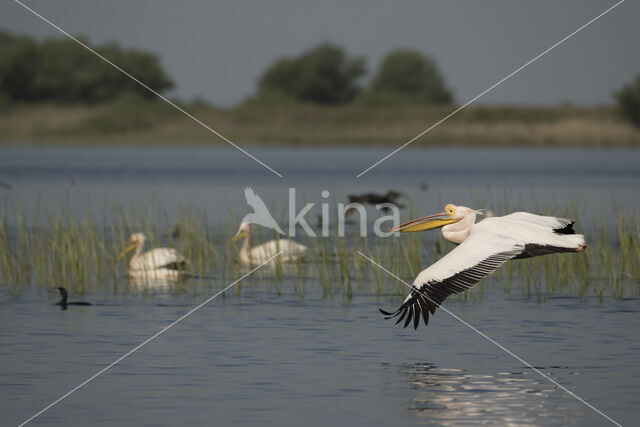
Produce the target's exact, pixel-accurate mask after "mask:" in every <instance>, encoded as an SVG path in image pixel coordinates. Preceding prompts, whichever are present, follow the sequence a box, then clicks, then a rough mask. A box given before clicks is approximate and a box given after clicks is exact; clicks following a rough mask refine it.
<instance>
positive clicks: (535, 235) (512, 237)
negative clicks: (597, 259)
mask: <svg viewBox="0 0 640 427" xmlns="http://www.w3.org/2000/svg"><path fill="white" fill-rule="evenodd" d="M573 223H574V221H573V220H570V219H565V218H555V217H550V216H540V215H534V214H530V213H527V212H516V213H514V214H511V215H506V216H503V217H496V218H487V219H485V220H483V221H481V222H479V223H478V224H476V225H475V226H474V228H473V230H472V233H471V234H470V235H469V237H467V238H466V239H465V241H464V242H462V243H461V244H460V245H459V246H457V247H456V248H455V249H453V250H452V251H451V252H449V253H448V254H446V255H445V256H444V257H442V258H441V259H439V260H438V261H436V262H435V263H434V264H433V265H431V266H430V267H429V268H427V269H425V270H423V271H422V272H421V273H420V274H419V275H418V277H416V280H415V281H414V282H413V285H412V286H411V292H410V293H409V295H408V296H407V298H406V299H405V300H404V302H403V303H402V305H401V306H400V308H399V309H398V310H396V311H395V312H393V313H389V312H386V311H384V310H380V311H381V312H382V314H384V315H385V316H387V318H392V317H398V320H397V322H396V323H400V322H401V321H403V320H404V326H405V327H407V326H408V325H409V323H411V321H413V326H414V328H417V327H418V324H419V323H420V316H422V317H423V319H424V323H425V325H426V324H427V323H428V322H429V313H431V314H434V313H435V311H436V308H438V306H440V304H442V302H443V301H444V300H445V299H447V297H448V296H449V295H451V294H457V293H461V292H464V291H466V290H467V289H469V288H471V287H472V286H473V285H475V284H476V283H478V282H479V281H480V280H482V279H484V278H485V277H487V276H488V275H489V274H491V273H493V272H494V271H495V270H496V269H497V268H498V267H500V266H501V265H502V264H504V263H505V262H507V261H508V260H510V259H514V258H528V257H532V256H539V255H545V254H549V253H558V252H581V251H582V250H584V248H585V247H586V243H585V241H584V236H583V235H581V234H573V233H574V231H573Z"/></svg>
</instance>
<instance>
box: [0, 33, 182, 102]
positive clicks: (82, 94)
mask: <svg viewBox="0 0 640 427" xmlns="http://www.w3.org/2000/svg"><path fill="white" fill-rule="evenodd" d="M83 43H85V44H87V45H89V43H88V42H87V41H86V40H83ZM92 48H93V49H95V50H96V51H97V52H98V53H100V54H101V55H103V56H104V57H106V58H108V59H109V60H111V61H113V63H115V64H117V65H118V66H120V67H122V68H123V69H124V70H126V71H127V72H128V73H130V74H131V75H133V76H135V77H136V78H138V79H139V80H140V81H142V82H144V83H145V84H146V85H148V86H149V87H151V88H153V89H154V90H156V91H158V92H162V91H164V90H166V89H169V88H171V87H173V82H172V81H171V79H170V78H169V77H168V76H167V74H166V73H165V71H164V70H163V68H162V66H161V65H160V61H159V60H158V57H157V56H155V55H153V54H151V53H148V52H141V51H138V50H134V49H124V48H122V47H120V46H118V45H117V44H115V43H109V44H105V45H99V46H93V47H92ZM129 94H132V95H135V96H140V97H145V98H151V97H154V95H153V94H152V93H150V92H149V91H148V90H146V89H145V88H143V87H141V86H140V85H139V84H138V83H136V82H134V81H133V80H131V79H130V78H129V77H127V76H125V75H124V74H122V73H121V72H120V71H118V70H116V69H115V68H113V67H112V66H110V65H109V64H107V63H105V62H104V61H102V60H100V59H99V58H96V56H95V55H93V54H92V53H90V52H88V51H87V50H86V49H83V48H82V47H80V46H78V44H77V43H75V42H74V41H72V40H69V39H47V40H44V41H41V42H39V41H36V40H34V39H33V38H30V37H25V36H15V35H12V34H10V33H7V32H4V31H0V99H4V101H5V102H6V101H9V102H42V101H51V102H63V103H64V102H68V103H73V102H85V103H100V102H105V101H109V100H112V99H115V98H119V97H121V96H123V95H129Z"/></svg>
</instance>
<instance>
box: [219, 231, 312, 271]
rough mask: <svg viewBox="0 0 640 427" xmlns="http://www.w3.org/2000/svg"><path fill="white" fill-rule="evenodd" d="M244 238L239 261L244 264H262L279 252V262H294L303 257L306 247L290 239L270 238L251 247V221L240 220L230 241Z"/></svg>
mask: <svg viewBox="0 0 640 427" xmlns="http://www.w3.org/2000/svg"><path fill="white" fill-rule="evenodd" d="M241 238H244V242H243V243H242V247H241V248H240V253H239V255H240V262H241V263H242V264H245V265H252V264H262V263H263V262H265V261H267V260H268V259H269V258H271V257H272V256H274V255H275V254H277V253H278V252H280V256H279V257H278V258H279V259H280V261H281V262H295V261H298V260H301V259H302V258H304V256H305V254H306V253H307V247H306V246H305V245H301V244H300V243H297V242H294V241H293V240H291V239H280V240H271V241H269V242H266V243H263V244H261V245H259V246H256V247H255V248H252V247H251V223H248V222H242V223H240V228H239V229H238V232H237V233H236V235H235V236H233V238H232V239H231V243H234V242H235V241H236V240H238V239H241Z"/></svg>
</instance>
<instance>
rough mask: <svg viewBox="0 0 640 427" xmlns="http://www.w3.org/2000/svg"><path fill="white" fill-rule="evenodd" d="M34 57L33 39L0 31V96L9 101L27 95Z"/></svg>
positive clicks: (35, 55)
mask: <svg viewBox="0 0 640 427" xmlns="http://www.w3.org/2000/svg"><path fill="white" fill-rule="evenodd" d="M36 58H37V46H36V43H35V41H34V40H32V39H30V38H28V37H16V36H13V35H11V34H9V33H7V32H4V31H0V97H2V98H5V99H6V100H7V101H10V100H14V99H23V98H25V97H26V96H27V94H28V92H29V89H30V84H31V80H32V78H33V75H34V73H35V69H36V65H35V63H36Z"/></svg>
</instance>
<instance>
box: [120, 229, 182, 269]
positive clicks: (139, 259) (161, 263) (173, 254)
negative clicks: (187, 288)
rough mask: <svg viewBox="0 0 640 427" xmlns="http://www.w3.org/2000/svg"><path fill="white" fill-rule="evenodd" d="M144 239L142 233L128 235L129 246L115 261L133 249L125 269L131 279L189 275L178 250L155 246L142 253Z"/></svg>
mask: <svg viewBox="0 0 640 427" xmlns="http://www.w3.org/2000/svg"><path fill="white" fill-rule="evenodd" d="M144 241H145V237H144V234H142V233H135V234H132V235H131V237H129V246H127V247H126V248H125V249H124V250H123V251H122V252H121V253H120V255H118V258H117V259H116V263H118V262H119V261H120V260H121V259H122V258H124V257H125V256H126V255H127V254H128V253H129V252H131V251H132V250H134V249H135V253H134V254H133V256H132V257H131V261H129V268H128V270H127V274H128V275H129V277H131V278H133V279H152V280H153V279H167V280H177V279H178V278H180V277H182V278H186V277H188V276H189V273H188V271H187V267H188V264H189V263H188V261H187V260H186V259H185V258H184V256H182V254H181V253H180V252H178V251H176V250H175V249H172V248H156V249H151V250H150V251H149V252H145V253H142V249H143V248H144Z"/></svg>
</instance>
